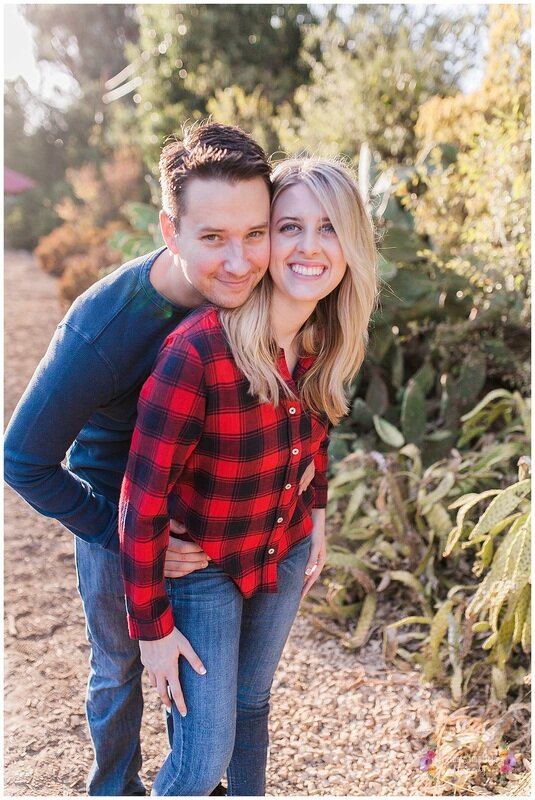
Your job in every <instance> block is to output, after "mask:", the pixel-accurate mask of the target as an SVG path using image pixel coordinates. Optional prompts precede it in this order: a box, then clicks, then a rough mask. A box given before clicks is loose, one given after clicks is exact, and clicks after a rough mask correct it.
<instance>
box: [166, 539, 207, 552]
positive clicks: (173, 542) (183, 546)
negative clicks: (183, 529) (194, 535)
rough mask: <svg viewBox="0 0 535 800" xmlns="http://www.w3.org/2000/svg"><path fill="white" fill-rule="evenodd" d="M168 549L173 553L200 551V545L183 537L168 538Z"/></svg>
mask: <svg viewBox="0 0 535 800" xmlns="http://www.w3.org/2000/svg"><path fill="white" fill-rule="evenodd" d="M169 549H170V550H172V551H173V552H174V553H202V552H203V550H202V547H199V545H198V544H196V543H195V542H185V541H184V539H174V538H173V537H172V536H171V537H170V539H169Z"/></svg>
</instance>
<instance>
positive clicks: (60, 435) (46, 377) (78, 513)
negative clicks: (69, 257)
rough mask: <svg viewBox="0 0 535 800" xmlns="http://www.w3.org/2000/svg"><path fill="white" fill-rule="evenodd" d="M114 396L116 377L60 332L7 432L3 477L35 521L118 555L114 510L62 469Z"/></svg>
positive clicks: (87, 348)
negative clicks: (49, 520) (47, 520)
mask: <svg viewBox="0 0 535 800" xmlns="http://www.w3.org/2000/svg"><path fill="white" fill-rule="evenodd" d="M113 389H114V376H113V374H112V372H111V370H110V368H109V366H108V364H107V363H106V362H105V361H104V360H103V359H102V358H101V356H100V355H99V353H98V352H97V351H96V350H95V348H94V346H93V345H92V344H91V342H88V341H86V340H85V339H84V337H83V336H82V335H80V334H79V333H78V332H77V331H75V330H74V329H72V328H71V327H70V326H69V325H68V324H66V323H63V324H61V325H59V326H58V328H57V330H56V333H55V335H54V337H53V339H52V341H51V343H50V345H49V347H48V350H47V352H46V354H45V356H44V357H43V359H42V360H41V362H40V364H39V366H38V367H37V369H36V371H35V373H34V375H33V378H32V379H31V381H30V383H29V385H28V387H27V389H26V391H25V392H24V394H23V396H22V397H21V399H20V401H19V403H18V405H17V407H16V409H15V411H14V413H13V416H12V418H11V421H10V423H9V426H8V428H7V430H6V435H5V440H4V476H5V480H6V482H7V483H8V484H9V486H11V487H12V488H13V489H14V490H15V491H16V492H18V494H20V495H21V497H23V498H24V500H26V502H27V503H29V504H30V505H31V506H32V508H34V509H35V510H36V511H38V512H39V513H40V514H43V515H44V516H46V517H54V518H55V519H57V520H59V522H61V523H62V524H63V525H64V526H65V527H66V528H68V529H69V530H70V531H71V532H72V533H74V534H75V535H76V536H79V537H80V538H81V539H85V541H88V542H93V543H97V544H100V545H102V546H103V547H106V548H108V547H109V549H112V550H115V551H117V550H118V541H117V535H116V532H117V505H116V504H115V503H113V502H111V501H110V500H108V499H107V498H106V497H104V495H102V494H99V493H98V492H96V491H95V490H94V489H93V487H92V486H91V485H90V484H89V483H88V482H87V481H84V480H83V479H82V478H79V477H78V476H77V475H75V474H74V473H73V472H70V471H69V469H67V468H66V467H65V466H63V465H62V463H61V462H62V461H63V459H64V458H65V454H66V452H67V450H68V449H69V447H70V446H71V444H72V443H73V441H74V440H75V438H76V436H77V435H78V433H79V432H80V430H81V429H82V428H83V426H84V425H85V424H86V422H87V420H88V419H89V418H90V417H91V415H92V414H93V413H94V412H95V411H96V410H97V409H98V408H99V407H100V406H102V405H105V404H106V403H107V402H109V399H110V397H111V396H112V395H113Z"/></svg>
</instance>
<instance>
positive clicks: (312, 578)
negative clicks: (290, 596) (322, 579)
mask: <svg viewBox="0 0 535 800" xmlns="http://www.w3.org/2000/svg"><path fill="white" fill-rule="evenodd" d="M320 572H321V570H318V569H316V570H315V571H314V572H313V573H312V575H311V576H310V578H308V580H307V581H306V583H305V584H304V586H303V588H302V590H301V600H302V599H303V598H304V597H306V596H307V594H308V593H309V592H310V590H311V589H312V587H313V586H314V584H315V583H316V581H317V580H318V578H319V576H320Z"/></svg>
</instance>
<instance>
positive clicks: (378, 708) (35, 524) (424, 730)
mask: <svg viewBox="0 0 535 800" xmlns="http://www.w3.org/2000/svg"><path fill="white" fill-rule="evenodd" d="M60 317H61V312H60V309H59V305H58V301H57V288H56V281H55V280H54V279H53V278H50V277H48V276H46V275H44V274H43V273H42V272H41V271H40V270H39V269H38V268H37V266H36V265H35V263H34V261H33V259H32V258H31V256H30V255H28V254H27V253H13V252H11V253H7V254H6V258H5V419H6V423H7V421H8V419H9V417H10V415H11V413H12V411H13V408H14V407H15V404H16V402H17V400H18V398H19V397H20V395H21V394H22V392H23V390H24V388H25V386H26V384H27V382H28V380H29V378H30V377H31V374H32V372H33V370H34V368H35V366H36V364H37V362H38V360H39V358H40V357H41V356H42V355H43V353H44V352H45V350H46V346H47V344H48V341H49V339H50V337H51V335H52V333H53V330H54V327H55V325H56V323H57V321H58V320H59V319H60ZM4 591H5V594H4V597H5V612H6V622H5V662H4V663H5V673H4V674H5V727H4V731H5V744H4V753H5V772H4V780H5V789H4V791H5V795H6V796H18V795H33V796H53V795H61V796H79V795H83V794H84V793H85V789H84V781H85V775H86V772H87V769H88V767H89V765H90V762H91V746H90V741H89V736H88V733H87V728H86V723H85V716H84V693H85V683H86V679H87V671H88V657H89V648H88V645H87V642H86V639H85V631H84V620H83V614H82V609H81V604H80V600H79V597H78V594H77V592H76V579H75V571H74V564H73V558H72V540H71V536H70V534H68V533H67V532H66V531H65V529H64V528H62V526H61V525H59V523H57V522H55V521H53V520H47V519H44V518H42V517H40V516H39V515H38V514H36V513H35V512H34V511H32V509H30V508H29V507H28V506H26V504H25V503H24V502H23V501H22V500H20V499H19V498H18V497H17V496H16V495H15V494H14V493H13V492H12V491H11V490H10V489H9V488H6V489H5V586H4ZM380 648H381V644H380V641H379V640H378V639H372V640H371V641H370V642H369V643H368V645H367V646H366V647H365V648H364V649H363V650H361V651H360V652H359V653H358V654H357V655H355V654H354V653H351V652H348V651H347V650H344V649H343V648H342V647H341V646H340V645H339V643H338V642H337V641H334V640H332V639H328V638H326V637H324V636H322V635H321V634H318V633H317V632H316V631H315V629H314V628H313V627H312V626H311V624H310V622H309V621H308V620H307V619H306V618H304V617H300V618H299V619H298V620H297V622H296V624H295V626H294V630H293V632H292V636H291V639H290V641H289V643H288V645H287V647H286V650H285V653H284V656H283V660H282V662H281V665H280V667H279V671H278V673H277V676H276V678H275V682H274V692H273V700H272V709H273V711H272V715H271V731H272V736H271V755H270V766H269V772H268V793H269V794H270V795H275V796H282V795H305V796H311V795H337V796H342V795H392V794H402V795H409V794H412V793H414V794H421V789H420V790H419V791H418V792H416V791H415V792H412V791H411V788H410V787H411V786H413V785H414V781H415V779H416V778H417V776H418V775H419V774H420V773H419V769H418V758H419V755H420V753H421V751H422V749H423V748H424V746H425V743H426V741H427V737H428V736H429V734H430V733H431V732H432V728H433V722H434V718H435V716H436V714H437V713H438V712H439V709H441V708H444V707H445V704H446V701H445V699H444V697H443V696H442V695H440V694H439V693H434V694H433V696H431V692H430V690H429V689H427V688H423V687H421V686H420V685H419V683H418V675H417V674H416V673H408V674H407V673H403V674H402V673H397V672H393V671H385V670H384V669H382V664H381V657H380ZM145 698H146V707H145V708H146V711H145V715H144V726H143V730H142V746H143V754H144V766H143V777H144V779H145V780H146V782H147V785H148V786H149V788H150V786H151V784H152V780H153V778H154V776H155V774H156V772H157V770H158V768H159V766H160V764H161V762H162V760H163V756H164V754H165V753H166V752H167V742H166V737H165V734H164V725H163V714H162V711H161V709H160V707H159V703H158V702H157V699H156V695H155V693H154V692H153V691H152V690H151V689H150V687H149V686H148V684H146V685H145ZM431 700H432V706H431ZM430 708H432V711H430ZM431 717H433V718H431Z"/></svg>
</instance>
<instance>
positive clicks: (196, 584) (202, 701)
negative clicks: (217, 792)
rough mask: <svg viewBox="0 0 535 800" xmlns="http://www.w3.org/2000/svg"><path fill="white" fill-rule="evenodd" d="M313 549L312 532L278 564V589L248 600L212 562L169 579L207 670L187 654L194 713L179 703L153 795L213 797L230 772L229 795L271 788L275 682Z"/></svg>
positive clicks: (180, 624)
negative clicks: (270, 743)
mask: <svg viewBox="0 0 535 800" xmlns="http://www.w3.org/2000/svg"><path fill="white" fill-rule="evenodd" d="M309 553H310V537H307V538H306V539H304V540H303V541H301V542H299V543H298V544H297V545H295V546H294V547H293V548H292V550H290V552H289V553H288V554H287V556H286V557H285V559H284V560H283V561H282V562H281V564H280V565H279V570H278V592H277V593H274V594H268V593H259V594H256V595H254V596H253V597H252V598H250V599H248V600H244V598H243V596H242V595H241V593H240V592H239V590H238V589H237V587H236V585H235V584H234V583H233V582H232V581H231V579H230V578H228V577H227V576H226V575H225V574H224V573H223V572H222V571H221V569H220V568H219V567H217V566H216V565H215V564H213V563H211V564H209V566H208V567H206V568H205V569H203V570H199V571H197V572H194V573H191V574H190V575H187V576H185V577H183V578H175V579H168V580H167V581H166V586H167V592H168V595H169V597H170V599H171V604H172V608H173V614H174V618H175V624H176V626H177V628H178V629H179V630H180V631H181V632H182V633H183V634H184V635H185V636H186V638H187V639H188V640H189V641H190V643H191V645H192V646H193V649H194V650H195V651H196V653H197V654H198V655H199V656H200V658H201V660H202V662H203V664H204V666H205V667H206V670H207V674H206V675H204V676H202V675H198V674H197V673H196V672H195V671H194V670H193V669H192V668H191V666H190V665H189V663H188V662H187V661H186V660H185V659H184V658H181V659H180V683H181V686H182V690H183V693H184V698H185V701H186V706H187V709H188V713H187V715H186V717H184V718H182V717H181V716H180V713H179V712H178V711H177V708H176V706H175V705H174V704H173V711H172V713H173V727H174V733H173V750H172V752H171V753H170V754H169V755H168V756H167V759H166V760H165V763H164V764H163V766H162V768H161V770H160V772H159V773H158V775H157V776H156V780H155V782H154V788H153V792H152V793H153V794H154V795H158V796H164V795H165V796H184V795H194V796H195V795H199V796H202V795H209V794H210V793H211V792H212V791H213V789H214V788H215V787H216V786H217V784H218V782H219V780H220V778H221V775H222V774H224V772H225V770H227V778H228V792H227V793H228V794H229V795H249V796H261V795H263V794H264V793H265V773H266V762H267V750H268V714H269V695H270V690H271V684H272V682H273V676H274V673H275V670H276V668H277V664H278V663H279V660H280V657H281V654H282V650H283V648H284V644H285V642H286V639H287V637H288V634H289V632H290V628H291V626H292V623H293V621H294V619H295V615H296V613H297V610H298V608H299V601H300V594H301V590H302V588H303V578H304V571H305V567H306V563H307V559H308V556H309ZM227 768H228V769H227Z"/></svg>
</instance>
